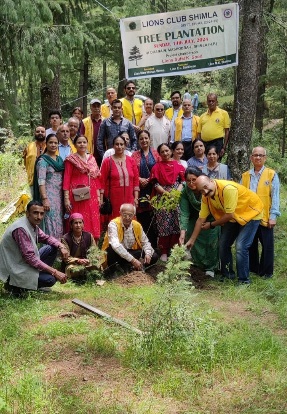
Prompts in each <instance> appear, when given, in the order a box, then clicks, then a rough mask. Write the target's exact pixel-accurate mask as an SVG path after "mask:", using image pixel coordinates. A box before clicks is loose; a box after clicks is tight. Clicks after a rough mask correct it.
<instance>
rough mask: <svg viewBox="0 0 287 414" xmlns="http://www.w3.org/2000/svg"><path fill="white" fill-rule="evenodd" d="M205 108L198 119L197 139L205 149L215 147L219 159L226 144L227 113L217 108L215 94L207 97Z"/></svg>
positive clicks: (227, 130)
mask: <svg viewBox="0 0 287 414" xmlns="http://www.w3.org/2000/svg"><path fill="white" fill-rule="evenodd" d="M207 106H208V110H207V111H206V112H204V114H202V115H201V116H200V118H199V126H198V138H201V139H202V141H203V142H204V144H205V147H206V148H207V147H208V145H211V144H212V145H215V146H216V148H217V151H218V153H219V156H220V159H221V158H222V157H223V155H224V153H225V151H226V147H227V144H228V139H229V128H230V118H229V115H228V112H227V111H225V110H224V109H221V108H219V106H218V101H217V95H216V94H215V93H209V94H208V95H207Z"/></svg>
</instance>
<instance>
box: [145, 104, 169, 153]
mask: <svg viewBox="0 0 287 414" xmlns="http://www.w3.org/2000/svg"><path fill="white" fill-rule="evenodd" d="M170 127H171V123H170V120H169V119H168V118H167V117H166V116H165V114H164V106H163V104H161V103H157V104H155V106H154V115H151V116H150V117H149V118H148V120H147V121H146V123H145V129H146V130H147V131H148V132H149V133H150V137H151V147H152V148H154V149H157V147H158V146H159V145H160V144H165V143H167V142H169V140H170Z"/></svg>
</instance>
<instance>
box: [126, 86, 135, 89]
mask: <svg viewBox="0 0 287 414" xmlns="http://www.w3.org/2000/svg"><path fill="white" fill-rule="evenodd" d="M126 89H127V90H131V89H135V86H127V87H126Z"/></svg>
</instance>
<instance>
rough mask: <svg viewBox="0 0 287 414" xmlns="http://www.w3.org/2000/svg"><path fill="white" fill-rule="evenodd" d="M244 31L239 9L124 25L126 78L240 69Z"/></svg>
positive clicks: (200, 11)
mask: <svg viewBox="0 0 287 414" xmlns="http://www.w3.org/2000/svg"><path fill="white" fill-rule="evenodd" d="M238 25H239V7H238V4H237V3H230V4H222V5H219V6H210V7H201V8H197V9H189V10H182V11H173V12H169V13H159V14H149V15H146V16H137V17H129V18H127V19H121V21H120V29H121V38H122V46H123V54H124V62H125V68H126V78H127V79H136V78H150V77H154V76H174V75H184V74H187V73H193V72H206V71H210V70H214V69H223V68H226V67H229V66H236V65H237V64H238Z"/></svg>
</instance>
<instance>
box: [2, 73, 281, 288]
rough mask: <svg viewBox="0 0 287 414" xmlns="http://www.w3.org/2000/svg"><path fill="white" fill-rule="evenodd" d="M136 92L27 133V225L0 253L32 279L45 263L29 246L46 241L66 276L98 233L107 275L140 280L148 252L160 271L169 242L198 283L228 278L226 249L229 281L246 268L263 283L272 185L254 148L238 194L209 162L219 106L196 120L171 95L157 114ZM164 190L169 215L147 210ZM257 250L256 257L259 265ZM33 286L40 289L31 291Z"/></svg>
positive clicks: (275, 199)
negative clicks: (13, 257) (16, 260)
mask: <svg viewBox="0 0 287 414" xmlns="http://www.w3.org/2000/svg"><path fill="white" fill-rule="evenodd" d="M135 92H136V86H135V84H134V82H132V81H128V82H127V83H126V85H125V93H126V95H125V97H124V98H122V99H121V100H119V99H117V93H116V90H115V89H114V88H108V89H107V102H105V103H103V104H102V103H101V101H100V100H99V99H93V100H92V101H91V102H90V108H91V115H89V116H88V117H86V118H84V119H83V111H82V110H81V108H79V107H77V108H75V109H74V111H73V113H72V117H71V118H70V119H69V120H68V122H67V123H66V124H62V119H61V113H60V112H59V111H51V113H50V124H51V128H50V129H48V130H47V131H45V128H44V127H42V126H38V127H37V128H36V129H35V140H34V141H33V142H31V143H30V144H29V145H28V147H27V148H26V150H25V151H24V163H25V167H26V170H27V175H28V182H29V185H30V187H31V193H32V196H33V201H32V202H31V203H30V204H29V205H28V208H27V214H26V218H23V219H20V220H22V221H21V223H20V224H19V225H21V227H20V228H21V231H20V233H21V236H22V237H18V236H17V233H18V230H19V228H18V227H15V226H14V227H15V228H14V227H13V225H12V226H11V227H12V229H10V228H8V230H9V231H8V233H7V235H6V233H5V235H4V236H3V239H2V242H1V244H0V250H1V249H2V252H3V254H4V253H5V252H6V253H7V255H8V256H7V257H8V258H9V254H11V252H10V250H9V248H8V247H7V245H8V244H9V243H12V244H14V248H17V249H19V251H20V255H22V258H23V260H24V262H25V263H26V264H27V266H28V267H29V266H30V267H33V269H34V273H35V274H36V271H35V270H37V271H38V272H40V273H39V274H41V273H43V271H46V273H47V272H48V273H49V269H48V267H47V266H49V263H51V262H50V261H48V264H47V263H45V262H43V263H45V264H44V265H43V264H42V259H41V254H42V252H40V253H39V252H38V253H37V252H36V250H35V249H36V244H35V240H37V241H40V242H43V243H45V241H46V242H47V243H48V244H49V245H51V246H52V248H53V249H52V250H53V254H54V255H55V248H57V247H60V248H61V253H62V256H63V261H64V262H65V264H66V265H68V264H69V265H71V264H73V263H78V264H83V265H86V266H88V265H89V263H88V260H87V258H86V255H87V251H88V248H89V247H90V246H92V245H95V244H97V243H98V240H99V238H100V234H101V231H102V230H103V229H107V231H106V236H105V239H104V243H103V249H104V250H105V251H106V252H107V263H108V266H109V267H111V268H112V267H113V265H114V264H115V263H120V264H121V267H122V268H123V270H125V269H126V268H130V266H131V265H132V266H133V267H134V268H136V269H139V268H141V266H142V265H143V263H144V264H149V263H151V262H155V261H156V260H157V254H156V251H160V259H161V261H163V262H166V261H167V260H168V255H169V253H170V250H171V248H172V247H173V246H174V245H175V244H177V243H179V244H185V245H186V246H187V247H188V248H191V255H192V261H193V263H194V265H195V266H198V267H200V268H201V269H203V270H204V271H205V272H206V274H207V275H209V276H214V273H215V271H217V270H218V269H219V267H220V269H221V274H222V277H224V278H225V277H227V278H234V277H235V272H234V269H233V261H232V253H231V246H232V244H233V243H234V241H235V240H236V263H237V274H238V278H239V281H241V282H242V283H249V282H250V279H249V258H250V269H251V270H252V271H253V272H255V273H257V274H260V275H261V276H264V277H271V276H272V274H273V262H274V236H273V227H274V225H275V224H276V218H277V217H278V216H279V215H280V212H279V179H278V176H277V174H276V173H275V171H273V170H271V169H269V168H266V167H265V165H264V164H265V161H266V151H265V149H264V148H262V147H256V148H254V149H253V152H252V155H251V162H252V163H253V168H252V169H251V170H250V171H248V172H246V173H244V174H243V175H242V183H241V184H238V183H235V182H233V181H230V180H231V173H230V170H229V168H228V166H227V165H225V164H222V163H221V162H220V160H221V158H222V156H223V155H224V153H225V150H226V146H227V143H228V138H229V127H230V119H229V116H228V114H227V112H226V111H224V110H222V109H221V108H219V107H218V102H217V96H216V94H214V93H210V94H208V96H207V106H208V109H207V111H206V112H204V113H203V114H202V115H201V116H200V117H198V116H197V115H194V114H193V106H192V102H191V100H190V99H183V101H182V100H181V94H180V92H179V91H174V92H172V93H171V102H172V107H171V108H168V109H167V110H166V111H164V106H163V104H162V103H157V104H155V105H153V101H152V100H151V99H149V98H148V99H147V100H146V101H145V102H144V103H143V102H142V101H141V100H139V99H137V98H135V97H134V95H135ZM173 189H176V190H178V191H180V192H181V197H180V202H179V205H178V206H177V207H176V208H174V209H173V210H171V211H169V210H167V209H165V208H163V209H159V210H154V209H153V208H152V207H151V203H150V199H151V198H152V197H153V196H156V197H157V198H158V199H161V197H162V196H163V195H164V194H166V193H169V192H171V191H172V190H173ZM107 200H109V201H110V203H111V211H110V214H109V215H102V214H100V207H101V206H103V205H104V203H105V202H106V201H107ZM36 216H37V221H36V219H35V217H36ZM38 218H41V220H38ZM41 223H42V224H41ZM22 225H23V227H22ZM40 225H41V230H40V229H38V226H40ZM16 230H17V231H16ZM23 232H24V233H25V232H28V233H27V234H26V235H25V236H24V235H23ZM31 237H32V238H31ZM45 237H46V239H45ZM6 238H7V240H9V242H7V240H6ZM23 238H24V239H25V238H31V240H30V244H31V246H30V253H31V252H32V250H33V252H34V254H35V255H36V258H37V260H34V261H32V262H31V260H28V259H27V257H28V256H27V255H28V253H27V251H26V252H25V248H24V253H23V250H22V249H23ZM44 239H45V240H44ZM258 240H259V241H260V243H261V244H262V246H263V250H262V254H261V258H259V252H258ZM7 243H8V244H7ZM15 244H16V246H17V247H16V246H15ZM250 249H251V250H250ZM249 250H250V251H252V254H250V255H249ZM133 251H135V254H133ZM6 253H5V254H6ZM139 259H142V260H139ZM40 263H41V264H40ZM2 266H3V269H4V268H5V269H6V270H5V271H4V270H3V269H2V270H3V273H4V275H5V274H6V276H7V277H9V278H10V282H9V283H10V284H11V285H12V286H13V287H16V288H32V289H33V288H35V283H34V282H33V287H32V286H31V285H30V284H29V283H28V285H27V284H25V283H24V286H23V284H22V282H21V280H20V282H19V281H18V282H17V283H16V282H15V281H16V279H17V277H16V276H15V278H14V277H13V276H11V273H13V272H14V271H16V270H15V269H12V268H11V267H9V266H8V259H7V263H6V262H3V264H2ZM20 267H21V266H20ZM67 269H68V267H67ZM69 269H70V268H69ZM26 270H27V269H25V271H24V273H25V272H26ZM21 272H22V271H21ZM21 272H20V273H21ZM26 273H27V272H26ZM26 273H25V274H26ZM50 274H51V275H52V277H53V278H54V279H53V280H54V283H55V281H56V279H59V280H60V281H61V282H62V283H64V282H65V281H66V278H67V274H68V276H69V277H70V276H71V271H69V272H67V271H66V273H64V272H63V273H61V272H58V271H55V270H54V269H53V270H51V268H50ZM2 276H3V274H2V272H1V268H0V277H2ZM39 278H40V276H39ZM4 279H5V277H4ZM4 279H3V280H4ZM6 279H7V278H6ZM6 279H5V280H6ZM41 283H42V282H40V279H39V283H38V287H41V286H42V285H43V283H42V285H41ZM49 283H50V284H48V285H47V286H50V285H51V280H50V282H49Z"/></svg>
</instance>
